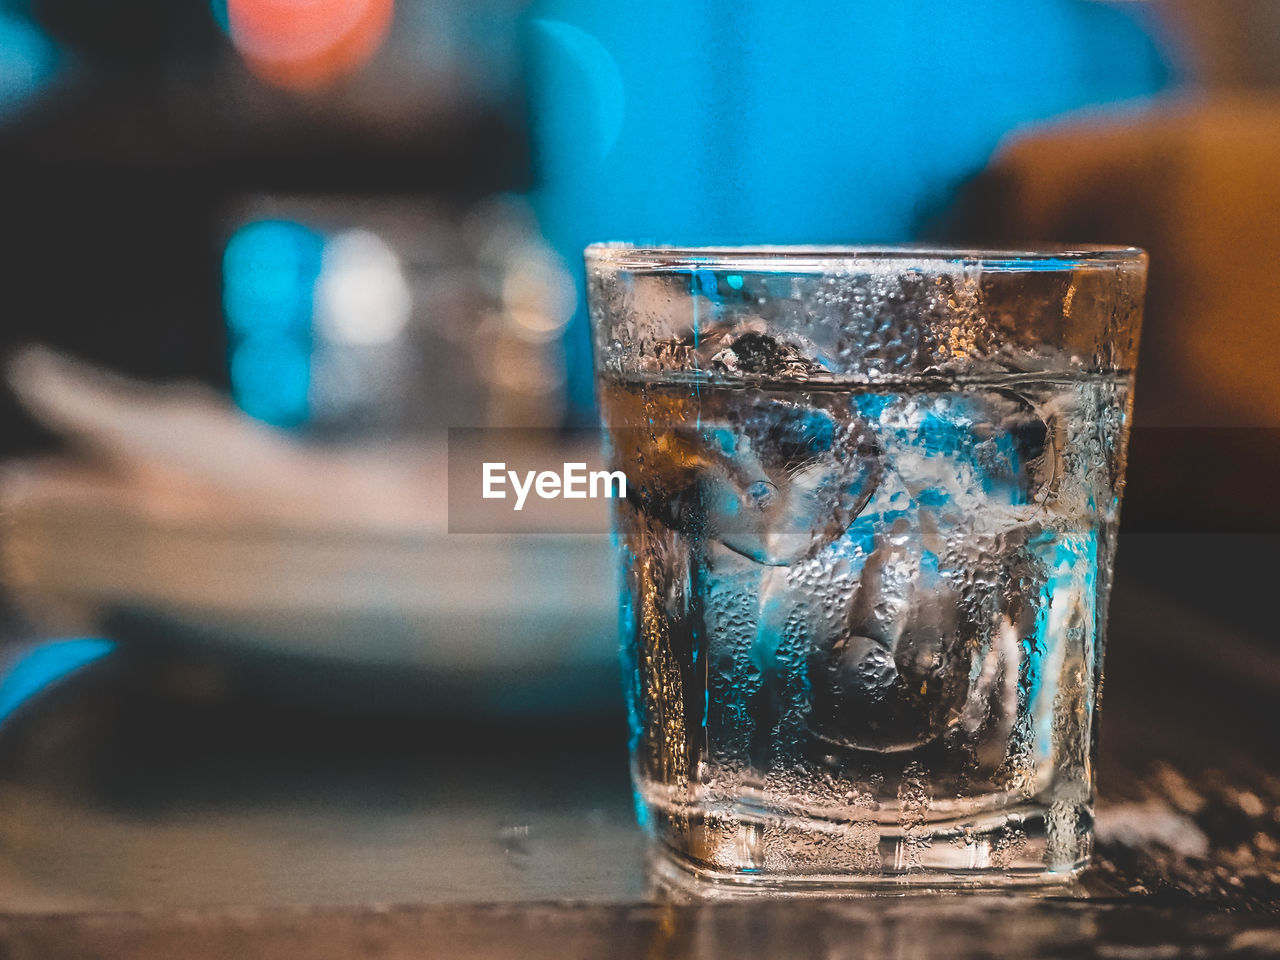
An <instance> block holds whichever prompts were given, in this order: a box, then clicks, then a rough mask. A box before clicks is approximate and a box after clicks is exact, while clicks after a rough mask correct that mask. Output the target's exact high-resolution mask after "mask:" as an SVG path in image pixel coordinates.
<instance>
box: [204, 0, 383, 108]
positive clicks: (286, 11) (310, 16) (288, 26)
mask: <svg viewBox="0 0 1280 960" xmlns="http://www.w3.org/2000/svg"><path fill="white" fill-rule="evenodd" d="M394 8H395V0H227V23H228V27H229V31H230V34H231V40H232V43H234V44H235V47H236V50H237V51H239V53H240V55H241V56H242V57H243V58H244V61H245V63H246V64H247V65H248V67H249V69H250V70H252V71H253V72H254V73H255V74H257V75H258V76H259V77H261V78H262V79H263V80H266V81H267V82H269V83H272V84H275V85H276V86H280V87H286V88H288V89H292V90H314V89H317V88H319V87H323V86H325V85H326V84H328V83H331V82H332V81H334V80H337V79H339V78H340V77H342V76H345V75H346V74H349V73H351V72H353V71H355V70H357V69H359V68H360V67H361V66H363V65H364V64H365V63H366V62H368V60H369V59H370V58H371V57H372V56H373V55H374V54H375V53H376V52H377V50H378V48H379V47H380V46H381V45H382V41H383V40H384V39H385V37H386V35H387V31H388V29H389V28H390V26H391V17H392V14H393V12H394Z"/></svg>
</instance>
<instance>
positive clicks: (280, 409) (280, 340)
mask: <svg viewBox="0 0 1280 960" xmlns="http://www.w3.org/2000/svg"><path fill="white" fill-rule="evenodd" d="M323 248H324V238H323V237H321V236H320V235H319V234H318V233H316V232H314V231H312V230H309V229H307V228H306V227H304V226H302V225H301V224H298V223H293V222H291V221H287V220H260V221H256V222H254V223H250V224H247V225H246V226H244V227H242V228H241V229H240V230H238V231H237V232H236V234H235V235H234V236H233V237H232V238H231V240H230V241H228V243H227V247H226V250H225V251H224V253H223V257H222V309H223V314H224V316H225V318H226V322H227V334H228V339H229V341H230V356H229V367H230V373H231V393H232V396H233V397H235V400H236V403H237V404H238V405H239V406H240V408H241V409H242V410H244V412H245V413H247V414H249V415H250V416H252V417H256V418H257V419H259V420H262V421H265V422H266V423H270V424H273V425H275V426H279V427H294V426H298V425H300V424H302V423H305V422H306V421H307V419H308V416H309V413H310V406H309V403H308V390H309V388H310V380H311V350H312V331H311V319H312V295H313V290H314V288H315V282H316V278H317V277H318V276H319V274H320V267H321V257H322V253H323Z"/></svg>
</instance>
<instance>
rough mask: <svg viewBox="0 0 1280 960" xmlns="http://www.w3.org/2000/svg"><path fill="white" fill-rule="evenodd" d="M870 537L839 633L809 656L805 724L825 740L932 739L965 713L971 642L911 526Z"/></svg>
mask: <svg viewBox="0 0 1280 960" xmlns="http://www.w3.org/2000/svg"><path fill="white" fill-rule="evenodd" d="M905 526H906V522H905V520H901V521H900V522H899V523H898V524H895V525H894V529H893V530H891V531H886V532H883V533H882V534H880V535H879V536H878V537H877V540H876V544H875V547H874V549H873V550H872V552H871V555H870V556H869V557H868V558H867V561H866V564H865V565H864V567H863V570H862V577H861V580H860V581H859V583H858V586H857V589H856V591H855V592H854V594H853V597H852V602H851V604H850V606H849V611H848V619H847V622H846V630H845V632H844V633H843V634H842V635H840V636H837V637H836V638H835V639H834V642H832V643H831V644H829V645H825V646H821V647H818V648H816V649H815V655H814V658H813V660H812V662H811V663H810V672H809V680H810V689H811V691H812V694H811V696H812V710H811V713H810V717H809V725H810V730H811V732H812V733H813V734H814V735H815V736H816V737H818V738H819V739H820V740H822V741H825V742H826V743H828V744H830V745H835V746H839V747H844V748H848V749H854V750H868V751H876V752H894V751H900V750H910V749H914V748H916V747H920V746H922V745H924V744H926V743H929V742H931V741H933V740H936V739H937V738H938V737H940V736H941V735H942V734H943V733H944V732H945V731H946V730H947V729H948V728H949V727H950V725H951V724H953V723H954V722H955V721H956V720H957V719H959V717H960V716H961V715H962V712H963V709H964V706H965V701H966V698H967V695H968V685H969V673H970V660H971V658H972V654H973V650H974V643H973V642H972V638H971V637H969V636H968V635H967V634H966V632H965V629H964V628H963V626H962V624H963V623H964V621H963V618H962V617H961V616H960V596H959V593H958V591H957V590H956V588H955V587H954V586H953V585H952V583H951V582H950V581H949V580H948V579H947V578H946V577H944V576H943V575H942V574H941V573H940V572H939V568H938V562H937V557H936V556H934V555H933V554H932V553H931V552H930V551H928V550H927V549H926V548H925V547H924V545H923V542H922V538H921V537H920V535H919V532H918V531H915V532H909V531H907V530H906V529H905Z"/></svg>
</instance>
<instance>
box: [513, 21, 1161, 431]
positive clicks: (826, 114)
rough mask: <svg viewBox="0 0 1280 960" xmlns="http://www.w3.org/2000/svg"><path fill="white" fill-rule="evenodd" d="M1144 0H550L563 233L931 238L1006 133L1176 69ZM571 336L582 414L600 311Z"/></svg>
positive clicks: (541, 89)
mask: <svg viewBox="0 0 1280 960" xmlns="http://www.w3.org/2000/svg"><path fill="white" fill-rule="evenodd" d="M1136 6H1138V5H1134V4H1125V5H1119V4H1106V3H1100V2H1093V0H988V2H983V3H966V4H958V3H948V2H944V0H898V2H895V3H860V4H847V3H839V2H836V0H825V2H818V3H810V4H804V5H801V6H796V5H791V4H773V3H765V2H762V0H738V2H735V3H732V4H730V3H727V2H696V3H676V2H672V0H656V2H652V3H647V4H600V3H595V2H590V0H540V2H538V3H535V4H534V6H533V8H532V12H531V18H532V19H531V23H530V25H529V30H528V34H527V39H528V42H529V46H530V57H529V59H530V63H531V71H532V76H531V90H532V94H531V99H532V111H531V113H532V116H533V122H534V131H533V133H534V141H535V148H536V157H537V163H538V176H539V180H540V187H539V188H538V190H537V192H536V197H535V201H536V204H537V208H538V211H539V215H540V217H541V219H542V223H543V228H544V230H545V231H546V234H547V236H548V237H549V238H550V240H551V241H552V243H553V244H554V245H555V246H556V248H557V249H558V250H559V252H560V253H561V255H562V256H564V257H565V259H566V260H567V261H569V262H571V263H576V262H579V260H580V253H581V249H582V247H583V246H584V245H585V244H587V243H589V242H592V241H598V240H629V241H635V242H655V243H677V244H716V243H733V244H736V243H837V242H839V243H859V242H877V243H881V242H893V241H904V240H909V239H912V238H913V237H914V236H915V235H916V234H917V233H918V231H919V229H920V226H921V224H922V223H924V222H925V221H926V220H927V219H928V218H929V216H930V215H931V214H932V213H934V212H935V211H937V210H938V209H939V208H941V207H942V206H943V205H944V204H945V203H946V201H947V200H948V198H949V197H950V196H951V194H952V192H953V191H954V189H955V187H956V186H957V185H958V184H959V183H961V182H962V181H963V180H964V179H966V178H967V177H969V176H970V175H972V174H973V173H975V172H977V171H978V170H979V169H981V168H982V166H983V165H984V164H985V163H986V161H987V159H988V158H989V157H990V155H991V153H992V151H993V150H994V149H995V147H996V145H997V144H998V143H999V141H1000V139H1001V138H1002V137H1004V136H1005V135H1006V134H1008V133H1010V132H1011V131H1013V130H1015V129H1017V128H1019V127H1020V126H1023V125H1026V124H1030V123H1032V122H1034V121H1037V120H1041V119H1045V118H1048V117H1052V116H1055V115H1058V114H1061V113H1064V112H1067V111H1070V110H1074V109H1078V108H1081V107H1086V106H1091V105H1097V104H1104V103H1113V102H1116V101H1123V100H1141V99H1142V98H1147V97H1150V96H1152V95H1153V94H1155V93H1157V92H1159V91H1160V90H1162V89H1164V88H1165V87H1167V86H1168V85H1169V84H1170V83H1171V81H1172V69H1171V67H1170V65H1169V63H1168V62H1167V61H1166V59H1165V57H1164V56H1162V54H1161V52H1160V51H1159V50H1158V49H1157V48H1156V45H1155V43H1154V42H1153V40H1152V38H1151V35H1150V33H1149V32H1148V31H1147V29H1145V27H1144V25H1143V23H1142V21H1141V19H1140V13H1139V12H1138V11H1137V10H1135V9H1134V8H1135V7H1136ZM578 279H579V284H581V282H582V278H581V275H580V271H579V278H578ZM580 300H581V298H580ZM566 349H567V352H568V360H569V370H570V371H571V376H572V381H571V384H570V391H571V398H572V402H573V405H574V408H575V411H576V413H577V414H578V415H579V416H580V417H582V416H585V415H587V414H589V411H590V410H591V407H592V399H591V380H590V362H589V360H590V356H589V347H588V340H587V334H586V323H585V318H584V316H583V313H582V311H581V310H579V312H578V316H577V318H576V320H575V323H574V324H573V325H572V326H571V328H570V330H569V333H568V335H567V341H566Z"/></svg>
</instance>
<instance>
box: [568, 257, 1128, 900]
mask: <svg viewBox="0 0 1280 960" xmlns="http://www.w3.org/2000/svg"><path fill="white" fill-rule="evenodd" d="M586 262H587V273H588V298H589V304H590V313H591V322H592V328H593V334H594V338H595V364H596V366H595V371H596V378H597V385H598V391H599V398H600V405H601V410H602V417H603V421H604V426H605V429H606V435H607V438H608V444H609V447H610V451H611V457H612V460H613V465H612V467H613V469H620V470H622V471H624V473H625V474H626V477H627V496H626V498H625V500H620V501H618V504H617V507H616V512H615V525H616V536H617V541H618V546H619V553H620V556H621V587H620V592H621V632H622V640H623V648H624V657H625V663H626V688H627V695H628V702H629V709H630V720H631V734H632V739H631V751H632V754H631V756H632V771H633V777H634V784H635V791H636V799H637V808H638V810H639V816H640V819H641V821H642V824H643V825H644V827H645V828H646V829H647V831H648V832H649V834H650V835H651V837H652V838H653V841H654V844H653V846H654V849H655V852H656V854H657V858H658V863H659V865H660V867H661V868H662V870H664V871H667V872H669V873H672V874H673V875H679V876H682V877H686V878H687V877H689V876H692V877H696V878H705V879H709V880H713V881H719V882H721V883H741V884H751V885H764V886H771V887H776V888H779V889H791V890H797V889H805V888H812V887H825V886H831V885H845V884H867V883H872V884H886V883H890V884H925V885H942V886H945V885H966V884H983V883H1000V884H1005V883H1010V882H1019V881H1022V882H1043V881H1052V880H1055V879H1066V878H1069V877H1070V876H1071V875H1073V874H1074V873H1075V872H1076V871H1078V870H1080V869H1081V868H1082V867H1083V865H1084V864H1085V863H1086V861H1087V859H1088V856H1089V851H1090V845H1091V839H1092V823H1093V817H1092V796H1093V788H1094V756H1095V743H1096V731H1097V723H1096V721H1097V706H1098V692H1099V687H1100V683H1101V676H1102V674H1101V667H1102V653H1103V647H1104V637H1105V630H1104V624H1105V615H1106V609H1107V598H1108V593H1109V590H1110V585H1111V571H1112V565H1113V563H1112V561H1113V558H1114V554H1115V542H1116V526H1117V521H1118V514H1119V508H1120V496H1121V491H1122V487H1123V476H1124V464H1125V447H1126V442H1127V434H1128V423H1129V414H1130V407H1131V397H1132V384H1133V371H1134V361H1135V355H1136V347H1137V337H1138V329H1139V325H1140V322H1141V313H1142V297H1143V290H1144V285H1145V278H1146V264H1147V259H1146V255H1145V254H1144V253H1143V252H1142V251H1141V250H1137V249H1132V248H1123V247H1103V246H1087V247H1073V248H1070V249H1052V250H1048V249H1045V250H1015V251H993V250H978V251H966V250H947V249H922V248H906V247H903V248H879V249H858V248H799V247H777V248H738V249H678V248H642V247H633V246H628V245H619V244H607V245H593V246H591V247H588V248H587V251H586Z"/></svg>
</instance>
